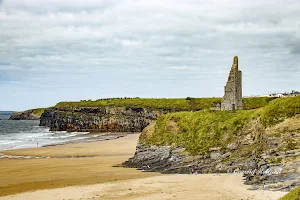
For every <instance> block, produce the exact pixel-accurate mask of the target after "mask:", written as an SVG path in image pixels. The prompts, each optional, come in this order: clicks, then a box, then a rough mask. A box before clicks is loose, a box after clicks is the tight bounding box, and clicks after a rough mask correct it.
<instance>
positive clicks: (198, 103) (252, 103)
mask: <svg viewBox="0 0 300 200" xmlns="http://www.w3.org/2000/svg"><path fill="white" fill-rule="evenodd" d="M221 100H222V99H221V98H214V97H213V98H191V97H187V98H138V97H136V98H109V99H99V100H95V101H92V100H82V101H79V102H59V103H57V104H56V106H55V107H56V108H63V107H104V106H115V107H142V108H151V109H165V110H174V111H185V110H203V109H209V108H212V107H215V106H216V105H217V104H220V103H221ZM272 100H274V98H273V97H253V98H244V99H243V104H244V106H245V108H246V109H252V108H258V107H264V106H266V105H268V103H269V102H270V101H272Z"/></svg>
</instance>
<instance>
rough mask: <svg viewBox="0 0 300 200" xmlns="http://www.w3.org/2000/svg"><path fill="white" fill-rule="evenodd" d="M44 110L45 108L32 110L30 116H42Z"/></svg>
mask: <svg viewBox="0 0 300 200" xmlns="http://www.w3.org/2000/svg"><path fill="white" fill-rule="evenodd" d="M45 109H46V108H36V109H32V114H34V115H37V116H39V117H41V116H42V114H43V112H44V111H45Z"/></svg>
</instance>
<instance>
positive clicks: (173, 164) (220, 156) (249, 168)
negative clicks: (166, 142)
mask: <svg viewBox="0 0 300 200" xmlns="http://www.w3.org/2000/svg"><path fill="white" fill-rule="evenodd" d="M289 120H292V124H298V125H297V126H294V127H290V128H289V129H287V128H282V127H286V126H285V125H284V124H281V125H278V126H277V127H275V128H274V129H272V130H270V129H265V128H264V126H262V125H261V124H260V123H259V121H256V120H253V121H252V122H250V123H249V124H247V125H246V126H245V127H244V128H243V130H242V131H241V132H240V133H238V134H237V137H236V140H235V141H234V142H232V143H230V144H228V145H227V148H226V149H223V148H221V147H218V146H216V147H214V148H210V149H209V152H207V153H205V154H199V155H194V156H192V155H190V154H188V153H187V152H186V151H185V150H184V149H183V148H180V147H172V146H156V145H148V144H146V143H138V145H137V149H136V152H135V155H134V156H133V157H132V158H130V159H129V160H128V161H126V162H124V163H123V164H122V166H124V167H131V168H138V169H141V170H145V171H151V172H152V171H155V172H161V173H183V174H189V173H191V172H192V170H193V171H194V173H240V174H243V175H244V176H245V177H246V181H245V183H246V184H251V185H253V189H270V190H284V191H288V190H290V189H291V188H293V187H295V186H297V185H299V184H300V173H299V170H300V146H299V145H300V143H299V141H300V132H299V128H300V126H299V124H300V123H299V122H300V118H299V117H297V118H293V119H289ZM296 122H297V123H296ZM146 132H149V130H147V128H146V129H145V130H144V132H143V133H142V135H141V137H143V134H145V133H146Z"/></svg>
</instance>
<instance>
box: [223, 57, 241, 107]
mask: <svg viewBox="0 0 300 200" xmlns="http://www.w3.org/2000/svg"><path fill="white" fill-rule="evenodd" d="M237 109H242V72H241V71H239V69H238V57H237V56H235V57H234V59H233V65H232V67H231V70H230V73H229V76H228V81H227V83H226V86H225V87H224V97H223V99H222V103H221V110H237Z"/></svg>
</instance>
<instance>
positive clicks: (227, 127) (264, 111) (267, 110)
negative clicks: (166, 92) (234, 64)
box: [141, 97, 300, 154]
mask: <svg viewBox="0 0 300 200" xmlns="http://www.w3.org/2000/svg"><path fill="white" fill-rule="evenodd" d="M299 113H300V97H293V98H282V99H276V100H274V101H272V102H271V103H270V104H269V105H267V106H265V107H263V108H259V109H252V110H238V111H212V110H202V111H197V112H178V113H169V114H166V115H163V116H161V117H160V118H159V119H158V120H157V122H156V124H155V126H153V131H152V132H151V131H150V132H149V133H150V134H143V135H142V136H141V142H145V143H147V144H155V145H173V146H181V147H183V148H185V150H186V151H187V152H190V153H191V154H199V153H205V152H207V151H208V150H209V148H212V147H216V146H218V147H222V148H225V147H226V146H227V145H228V144H229V143H230V142H231V141H232V139H234V138H235V136H236V135H237V134H238V133H239V132H240V131H241V130H242V129H243V127H244V126H245V125H246V124H247V123H248V122H250V121H251V120H260V122H261V123H262V124H263V125H264V126H271V125H274V124H277V123H279V122H281V121H283V120H284V119H285V118H289V117H292V116H294V115H296V114H299Z"/></svg>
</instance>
